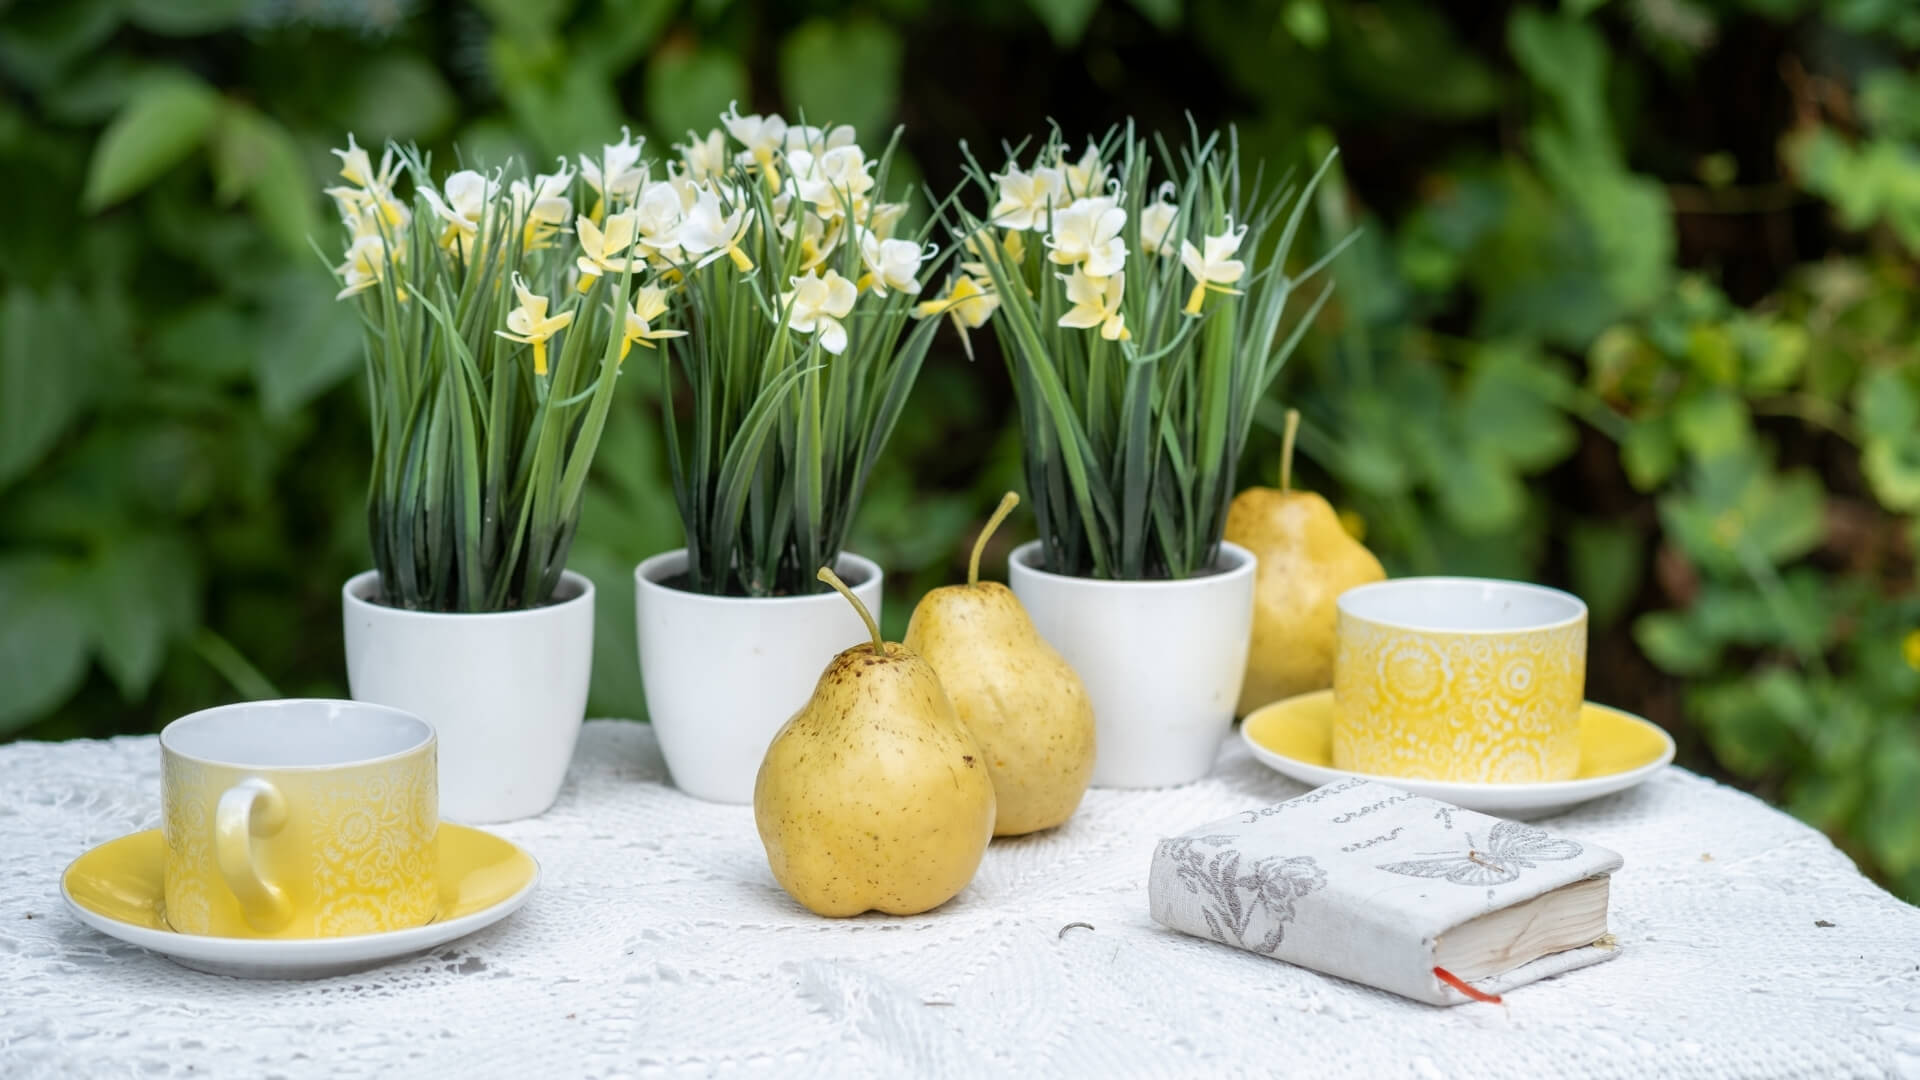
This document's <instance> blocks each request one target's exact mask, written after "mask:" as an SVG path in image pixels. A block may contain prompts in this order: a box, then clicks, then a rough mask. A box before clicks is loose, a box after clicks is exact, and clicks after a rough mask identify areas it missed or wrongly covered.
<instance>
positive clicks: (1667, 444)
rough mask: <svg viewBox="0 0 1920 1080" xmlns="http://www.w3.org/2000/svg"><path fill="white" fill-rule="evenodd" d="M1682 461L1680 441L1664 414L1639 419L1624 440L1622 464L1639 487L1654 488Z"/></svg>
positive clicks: (1628, 478) (1650, 489)
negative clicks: (1675, 437) (1674, 437)
mask: <svg viewBox="0 0 1920 1080" xmlns="http://www.w3.org/2000/svg"><path fill="white" fill-rule="evenodd" d="M1679 464H1680V444H1679V443H1676V442H1675V441H1674V439H1673V429H1672V428H1671V427H1670V426H1669V425H1668V423H1667V421H1666V420H1665V418H1663V417H1654V418H1650V419H1647V420H1639V421H1635V422H1634V425H1633V426H1632V427H1630V428H1628V429H1627V437H1626V439H1625V440H1623V441H1622V442H1621V443H1620V465H1621V467H1622V468H1624V469H1626V470H1627V480H1628V481H1629V482H1631V483H1632V484H1633V486H1634V489H1635V490H1637V491H1652V490H1653V489H1655V488H1657V487H1659V486H1660V485H1661V484H1663V483H1665V482H1666V479H1667V477H1669V476H1672V475H1673V470H1674V468H1675V467H1676V466H1678V465H1679Z"/></svg>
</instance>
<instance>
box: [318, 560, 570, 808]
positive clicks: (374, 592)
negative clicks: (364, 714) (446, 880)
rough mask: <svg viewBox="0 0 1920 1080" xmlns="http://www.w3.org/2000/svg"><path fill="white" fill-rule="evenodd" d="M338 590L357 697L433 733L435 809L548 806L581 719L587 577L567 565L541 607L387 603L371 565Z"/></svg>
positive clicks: (350, 677) (562, 777) (351, 684)
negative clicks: (471, 610) (470, 608)
mask: <svg viewBox="0 0 1920 1080" xmlns="http://www.w3.org/2000/svg"><path fill="white" fill-rule="evenodd" d="M341 593H342V603H343V606H344V608H345V612H346V628H347V685H348V687H349V689H350V691H351V693H352V694H353V698H354V700H355V701H371V702H375V703H377V704H381V705H391V706H393V707H395V708H399V709H405V710H406V711H407V712H410V713H413V714H415V715H416V716H419V717H421V718H423V719H425V720H426V721H427V722H428V723H430V724H432V725H433V726H434V730H435V731H437V732H438V733H439V736H440V816H441V817H443V818H446V819H448V820H450V821H458V822H465V823H470V824H485V823H488V822H498V821H513V820H515V819H516V818H524V817H532V816H534V815H535V814H539V813H543V812H545V811H546V809H547V808H548V807H550V806H552V805H553V800H554V799H555V798H557V797H558V796H559V794H560V784H561V782H562V781H564V780H565V779H566V776H567V763H568V762H569V761H571V760H572V759H573V745H574V743H575V742H576V741H577V740H578V739H579V737H580V722H581V721H582V720H583V719H585V717H586V711H587V684H588V682H589V681H590V680H591V678H592V675H593V582H591V581H588V580H587V579H586V578H584V577H582V576H580V575H579V574H576V573H573V572H572V571H567V572H566V573H565V574H564V575H562V577H561V579H560V587H559V589H558V590H556V592H555V593H554V602H553V603H551V604H549V605H547V606H546V607H540V608H533V609H530V610H527V611H499V612H486V613H479V614H444V613H440V612H429V611H406V610H404V609H401V608H394V607H387V606H386V605H384V604H381V603H379V602H378V598H379V595H380V575H379V573H378V572H377V571H373V570H369V571H367V572H366V573H364V574H360V575H358V576H356V577H354V578H352V579H351V580H349V581H348V582H347V584H346V587H345V588H344V589H343V590H341Z"/></svg>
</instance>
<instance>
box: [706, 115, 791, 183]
mask: <svg viewBox="0 0 1920 1080" xmlns="http://www.w3.org/2000/svg"><path fill="white" fill-rule="evenodd" d="M720 123H721V124H722V125H723V126H725V127H726V129H727V134H729V135H731V136H733V138H734V141H735V142H737V143H739V144H740V145H742V146H744V147H746V149H744V150H742V151H740V153H739V154H738V155H736V157H735V160H737V161H738V162H740V164H742V165H746V166H749V167H753V168H758V169H759V170H760V171H761V172H763V173H768V174H771V173H772V171H773V159H774V156H775V155H777V154H778V153H779V152H780V151H781V150H782V149H783V148H784V147H785V144H786V137H787V122H786V121H785V120H783V119H781V118H780V115H779V114H778V113H769V114H768V115H766V116H761V115H760V114H758V113H755V114H753V115H751V116H741V115H740V103H739V102H737V101H736V102H733V103H731V104H730V105H728V106H727V111H726V112H723V113H721V114H720ZM770 178H771V177H770Z"/></svg>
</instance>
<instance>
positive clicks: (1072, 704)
mask: <svg viewBox="0 0 1920 1080" xmlns="http://www.w3.org/2000/svg"><path fill="white" fill-rule="evenodd" d="M1019 502H1020V496H1018V495H1015V494H1014V493H1013V492H1011V491H1009V492H1008V493H1007V496H1006V498H1004V499H1002V500H1000V508H999V509H998V510H995V511H994V513H993V517H992V518H990V519H988V521H987V525H986V527H985V528H984V529H982V530H980V537H979V539H977V540H975V541H974V543H973V558H972V559H971V560H969V561H968V563H967V583H966V584H965V585H948V586H945V587H943V588H939V589H935V590H933V591H932V592H930V593H928V594H927V595H925V596H923V597H921V598H920V604H919V606H917V607H915V608H914V609H913V619H912V621H910V622H909V623H908V624H907V642H906V644H907V648H909V649H911V650H913V652H914V653H915V654H916V655H918V656H919V657H921V658H922V659H924V660H925V661H926V662H927V663H928V664H930V665H932V667H933V670H934V671H935V672H936V673H938V674H939V676H940V684H941V685H942V686H944V687H946V689H947V696H948V697H949V698H950V699H952V701H953V708H954V711H955V712H956V713H958V714H959V715H960V722H961V723H963V724H965V725H966V726H967V730H968V731H971V732H972V733H973V737H974V738H975V739H977V740H979V742H980V749H981V750H983V751H985V752H986V755H987V772H988V773H989V774H991V775H992V777H993V793H994V797H995V799H996V801H997V802H998V803H999V807H1000V814H999V821H998V824H996V825H995V826H994V830H993V834H994V835H995V836H1020V835H1023V834H1025V833H1030V832H1034V831H1036V830H1039V829H1050V828H1052V827H1054V826H1055V825H1058V824H1060V823H1061V822H1063V821H1065V820H1067V819H1068V818H1070V817H1072V816H1073V812H1074V810H1075V809H1076V808H1078V807H1079V805H1080V797H1081V796H1082V795H1084V794H1086V791H1087V781H1088V779H1090V778H1091V777H1092V776H1093V703H1092V702H1091V701H1089V700H1088V699H1087V688H1086V687H1085V686H1083V685H1082V684H1081V682H1080V676H1079V675H1078V674H1076V673H1075V672H1074V670H1073V668H1072V667H1071V666H1069V665H1068V664H1067V661H1066V658H1065V657H1062V656H1061V655H1060V654H1059V652H1057V651H1055V649H1054V647H1053V646H1051V645H1049V644H1047V641H1046V639H1045V638H1043V637H1041V636H1040V631H1038V630H1036V629H1034V625H1033V620H1032V619H1030V618H1028V617H1027V609H1026V608H1024V607H1021V606H1020V600H1019V598H1018V597H1016V596H1014V595H1013V590H1011V589H1009V588H1007V587H1006V586H1005V585H1002V584H1000V583H999V582H997V581H981V580H980V552H981V550H982V549H984V548H985V547H986V544H987V538H988V537H989V536H991V535H993V530H994V529H996V528H998V527H999V526H1000V523H1001V522H1002V521H1004V520H1005V519H1006V516H1007V514H1008V512H1010V511H1011V510H1012V509H1013V508H1014V506H1015V505H1016V504H1018V503H1019Z"/></svg>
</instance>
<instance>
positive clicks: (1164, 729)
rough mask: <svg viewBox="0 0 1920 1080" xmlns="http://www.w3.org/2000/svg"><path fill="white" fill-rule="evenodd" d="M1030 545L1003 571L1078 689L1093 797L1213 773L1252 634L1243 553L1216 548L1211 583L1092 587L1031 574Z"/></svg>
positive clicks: (1249, 577) (1247, 561) (1247, 554)
mask: <svg viewBox="0 0 1920 1080" xmlns="http://www.w3.org/2000/svg"><path fill="white" fill-rule="evenodd" d="M1040 562H1041V552H1040V541H1038V540H1035V541H1033V542H1031V543H1027V544H1022V545H1021V546H1020V547H1019V548H1017V549H1015V551H1014V553H1013V557H1012V558H1011V559H1010V560H1008V563H1007V568H1008V577H1009V579H1010V581H1011V583H1012V586H1013V592H1014V595H1015V596H1018V597H1019V598H1020V603H1021V604H1022V605H1023V606H1024V607H1025V608H1026V609H1027V614H1028V615H1030V616H1032V618H1033V624H1034V626H1036V627H1038V628H1039V630H1040V636H1041V637H1044V638H1046V639H1047V641H1048V642H1049V643H1050V644H1052V645H1053V647H1054V648H1056V649H1059V650H1060V655H1062V656H1064V657H1066V658H1067V663H1069V664H1071V665H1073V669H1074V670H1075V671H1077V672H1079V674H1080V681H1082V682H1084V683H1086V684H1087V695H1088V696H1089V697H1090V698H1092V699H1093V723H1094V740H1095V745H1096V746H1097V747H1098V750H1097V752H1096V756H1095V758H1094V765H1093V783H1094V785H1095V786H1097V787H1118V788H1152V787H1171V786H1173V785H1175V784H1185V783H1188V782H1190V781H1193V780H1198V779H1200V778H1201V777H1203V776H1205V775H1207V773H1209V772H1211V771H1212V770H1213V761H1214V757H1215V756H1216V755H1217V754H1218V753H1219V750H1220V742H1221V740H1222V739H1225V738H1226V736H1227V732H1228V731H1230V730H1231V729H1232V728H1233V707H1234V704H1235V703H1236V702H1238V701H1239V700H1240V679H1241V677H1242V676H1243V675H1244V674H1245V673H1246V667H1247V642H1248V640H1249V638H1250V637H1251V635H1252V633H1253V568H1254V557H1253V552H1251V551H1248V550H1247V549H1246V548H1243V547H1240V546H1239V545H1237V544H1225V543H1223V544H1221V545H1220V560H1219V564H1218V568H1217V569H1216V571H1215V572H1214V573H1211V574H1206V575H1203V576H1200V577H1192V578H1187V579H1185V580H1181V581H1102V580H1099V579H1095V578H1079V577H1067V576H1064V575H1061V574H1053V573H1048V572H1047V571H1045V570H1042V569H1040Z"/></svg>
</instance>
